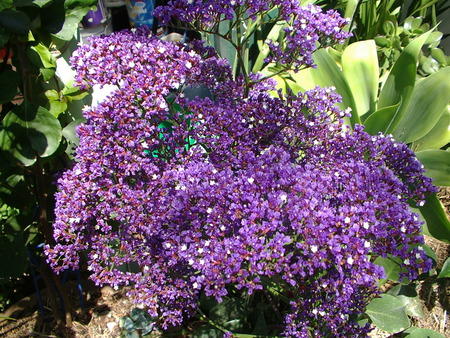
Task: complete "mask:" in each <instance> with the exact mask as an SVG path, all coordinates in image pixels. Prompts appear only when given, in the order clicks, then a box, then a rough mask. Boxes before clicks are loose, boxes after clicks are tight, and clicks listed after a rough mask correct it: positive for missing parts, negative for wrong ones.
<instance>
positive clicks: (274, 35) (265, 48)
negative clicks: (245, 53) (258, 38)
mask: <svg viewBox="0 0 450 338" xmlns="http://www.w3.org/2000/svg"><path fill="white" fill-rule="evenodd" d="M283 27H284V25H282V24H275V25H274V26H273V27H272V29H271V30H270V32H269V34H268V35H267V38H266V39H268V40H272V41H277V40H278V36H279V35H280V31H281V30H282V29H283ZM269 53H270V47H269V45H268V44H267V43H265V42H264V41H263V42H262V46H261V48H260V51H259V54H258V58H257V59H256V61H255V64H254V65H253V68H252V72H253V73H257V72H259V71H260V70H261V69H262V67H263V65H264V59H265V58H267V56H268V55H269Z"/></svg>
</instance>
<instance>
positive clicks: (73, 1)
mask: <svg viewBox="0 0 450 338" xmlns="http://www.w3.org/2000/svg"><path fill="white" fill-rule="evenodd" d="M97 4H98V0H66V1H65V3H64V6H65V7H66V8H75V7H89V8H90V7H92V6H96V5H97Z"/></svg>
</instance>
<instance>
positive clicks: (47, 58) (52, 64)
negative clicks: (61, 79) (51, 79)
mask: <svg viewBox="0 0 450 338" xmlns="http://www.w3.org/2000/svg"><path fill="white" fill-rule="evenodd" d="M30 49H31V50H32V51H35V52H36V53H37V55H38V56H39V59H40V61H41V64H37V65H36V66H40V65H42V66H43V67H44V68H56V60H55V58H54V56H53V55H52V53H50V50H49V49H48V48H47V47H46V46H45V45H44V44H42V43H39V44H37V45H36V46H33V47H30Z"/></svg>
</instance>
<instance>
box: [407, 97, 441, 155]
mask: <svg viewBox="0 0 450 338" xmlns="http://www.w3.org/2000/svg"><path fill="white" fill-rule="evenodd" d="M449 126H450V105H448V106H447V107H446V108H445V109H444V112H443V113H442V115H441V117H440V119H439V120H438V122H437V123H436V125H435V126H434V127H433V128H432V129H431V130H430V131H429V132H428V133H427V134H426V135H425V136H424V137H421V138H420V139H418V140H416V141H414V144H413V146H412V149H414V150H415V151H421V150H427V149H440V148H442V147H443V146H445V145H446V144H447V143H450V127H449Z"/></svg>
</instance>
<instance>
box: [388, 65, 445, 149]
mask: <svg viewBox="0 0 450 338" xmlns="http://www.w3.org/2000/svg"><path fill="white" fill-rule="evenodd" d="M449 77H450V67H447V68H444V69H441V70H440V71H438V72H436V73H434V74H432V75H430V76H429V77H427V78H425V79H424V80H422V81H420V82H419V83H418V84H417V85H416V87H415V88H414V90H413V93H412V96H411V100H410V102H409V105H408V107H407V108H406V109H405V110H404V113H403V116H402V118H401V120H400V121H399V123H398V125H397V126H396V128H395V130H394V131H393V133H392V134H393V135H394V138H395V139H396V140H397V141H402V142H405V143H411V142H413V141H416V140H418V139H419V138H421V137H423V136H425V135H426V134H427V133H428V132H429V131H430V130H431V129H433V127H434V126H435V125H436V123H437V122H438V121H439V119H440V117H441V116H442V113H443V112H444V109H445V108H446V107H447V105H448V102H449V100H450V81H448V79H449ZM418 121H420V123H418Z"/></svg>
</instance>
